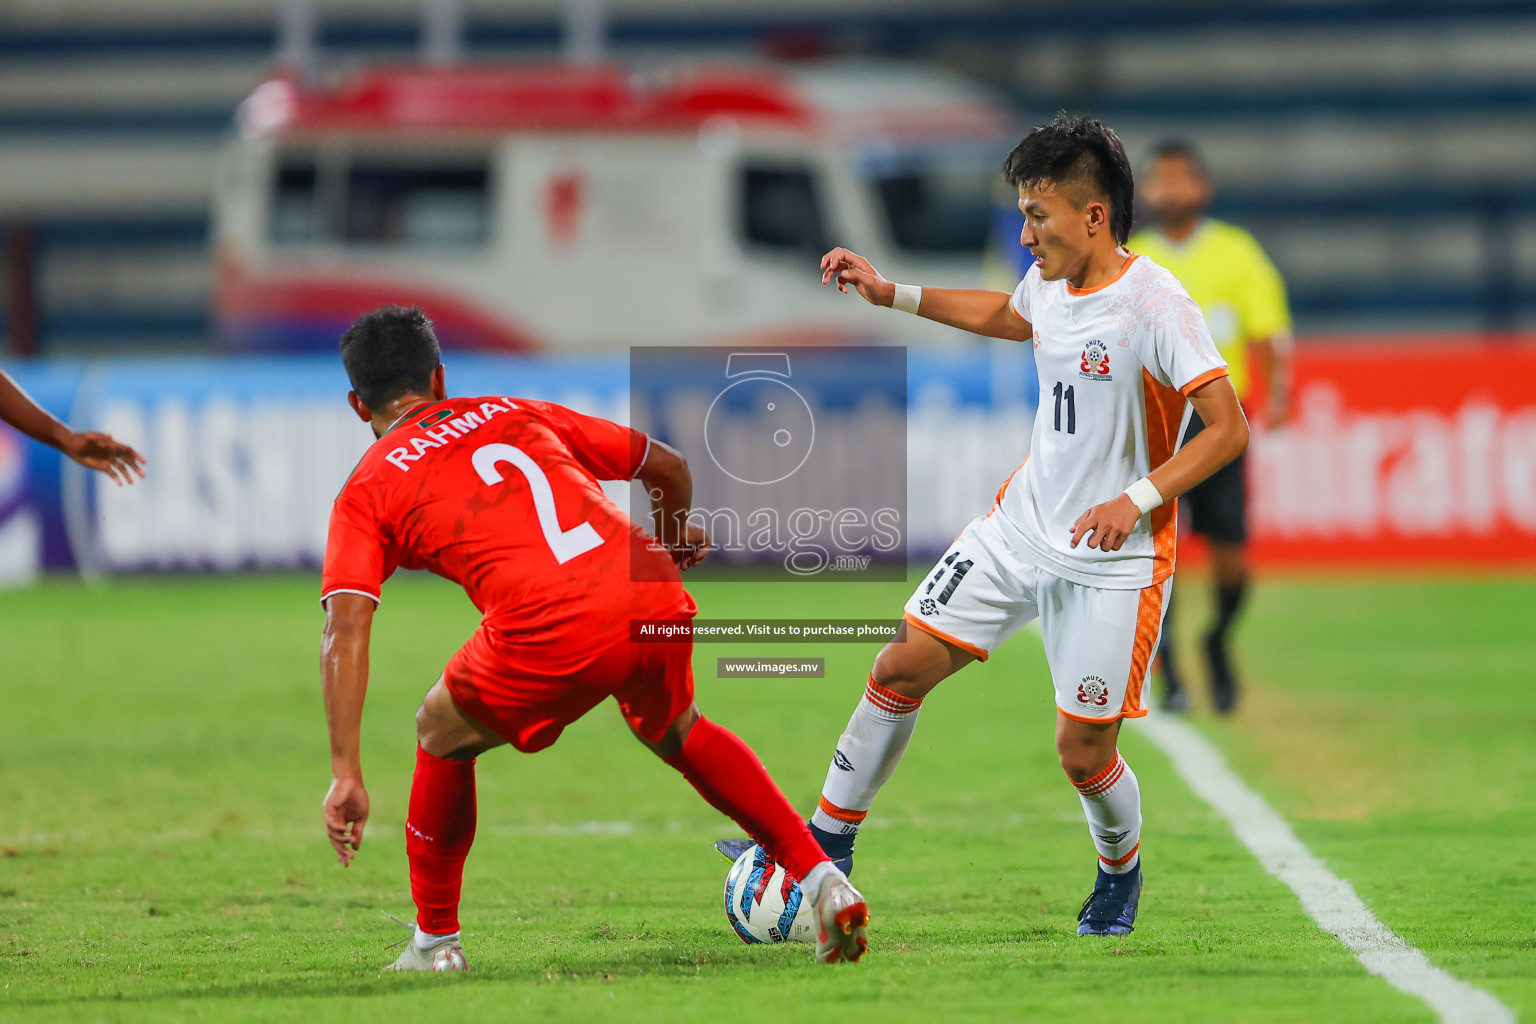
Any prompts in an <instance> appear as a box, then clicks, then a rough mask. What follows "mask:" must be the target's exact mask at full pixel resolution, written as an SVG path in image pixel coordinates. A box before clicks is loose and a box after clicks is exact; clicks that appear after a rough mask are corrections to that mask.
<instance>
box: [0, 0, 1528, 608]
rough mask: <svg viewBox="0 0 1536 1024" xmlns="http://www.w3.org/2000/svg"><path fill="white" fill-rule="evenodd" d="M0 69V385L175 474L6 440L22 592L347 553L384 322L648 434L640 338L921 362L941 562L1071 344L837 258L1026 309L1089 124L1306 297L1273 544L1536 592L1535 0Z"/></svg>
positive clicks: (776, 5) (233, 5) (215, 29)
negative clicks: (1203, 171)
mask: <svg viewBox="0 0 1536 1024" xmlns="http://www.w3.org/2000/svg"><path fill="white" fill-rule="evenodd" d="M0 55H3V59H0V232H3V238H4V245H3V253H0V257H3V277H4V287H3V294H0V324H3V329H4V337H5V352H6V355H7V356H8V357H9V358H8V359H7V360H6V361H5V362H4V363H3V365H4V367H5V368H6V369H7V370H8V371H10V372H12V373H13V374H14V375H15V376H16V377H17V378H18V380H20V381H21V382H22V383H23V384H24V386H26V387H27V388H28V389H29V390H31V391H32V392H33V393H34V395H36V396H37V397H38V398H39V400H41V401H43V402H44V403H45V404H47V405H48V406H49V407H50V408H51V409H53V410H54V411H55V412H56V413H58V414H60V415H61V416H66V417H68V418H69V419H70V420H71V422H73V423H74V424H76V425H77V426H82V427H84V426H95V427H100V428H104V429H109V430H112V431H114V432H116V433H118V434H119V435H121V436H122V437H123V438H124V439H125V440H128V441H130V442H131V443H135V444H137V445H139V446H140V447H141V448H142V449H143V450H144V451H145V453H146V454H147V455H149V457H150V458H151V460H152V470H153V475H152V477H151V479H150V480H149V481H148V482H147V483H146V484H144V485H141V487H139V488H135V489H133V490H131V491H128V490H125V491H122V492H121V493H118V492H116V491H115V490H113V489H111V488H110V485H108V486H107V487H106V488H103V487H102V484H103V483H104V481H101V480H98V479H88V478H87V477H86V476H85V475H84V474H77V473H75V472H73V467H69V468H68V469H66V468H65V467H61V465H60V463H59V460H58V458H57V456H55V455H53V454H52V453H51V452H48V451H46V450H44V449H42V448H40V447H38V446H35V445H33V444H31V443H30V442H24V441H22V440H21V439H19V438H17V437H16V436H15V435H14V434H8V433H5V432H4V431H0V575H3V576H6V577H7V578H11V579H24V578H29V577H30V576H31V575H33V574H35V573H36V572H37V571H38V570H39V569H40V568H59V569H66V568H74V569H80V570H83V571H86V572H103V571H128V570H150V569H162V568H173V569H193V568H220V569H222V568H278V567H299V566H312V565H313V564H315V562H316V559H317V558H318V555H319V552H320V549H321V543H322V540H323V530H324V520H325V513H326V510H327V508H328V505H329V501H330V498H331V497H332V496H333V495H334V493H335V491H336V490H337V489H338V488H339V487H340V484H341V482H342V481H343V480H344V479H345V476H346V473H347V471H348V470H349V469H350V466H351V464H352V462H353V461H354V460H355V458H356V455H357V454H358V453H359V452H360V451H361V449H362V447H363V446H364V445H365V444H366V443H367V442H368V440H369V435H368V433H367V428H366V427H365V426H364V425H363V424H361V423H359V422H357V421H356V420H355V419H353V418H351V415H350V413H349V412H348V410H347V408H346V406H345V404H344V403H343V402H342V401H341V399H342V395H343V392H344V391H345V381H344V378H343V377H342V375H341V372H340V367H339V361H338V360H337V359H336V357H335V347H334V346H335V342H336V340H337V338H338V336H339V333H340V331H341V329H343V328H344V327H345V325H346V324H347V323H348V322H349V321H350V320H351V319H352V317H354V316H356V315H357V314H358V313H360V312H363V311H365V310H366V309H368V308H370V307H371V306H373V305H377V304H380V303H382V302H386V301H388V302H405V303H412V302H419V303H421V304H422V305H423V307H424V308H426V309H427V311H428V312H429V314H430V315H432V316H433V317H434V319H435V320H436V322H437V323H438V325H439V328H440V331H441V334H442V336H443V339H444V342H445V345H446V346H447V347H448V349H449V354H448V356H447V359H448V362H449V366H450V377H449V379H450V386H451V387H452V388H453V389H454V390H456V391H458V392H459V393H470V392H477V393H490V392H511V393H516V394H526V395H529V396H531V397H542V398H552V399H555V400H557V401H564V402H569V403H570V404H572V405H574V406H576V407H577V408H582V409H585V410H587V411H591V412H597V413H600V414H604V415H611V416H617V417H622V416H623V415H625V414H626V413H627V407H626V406H625V404H624V402H625V394H626V391H625V379H626V378H625V365H626V363H625V357H624V355H623V353H624V351H625V350H626V349H627V347H628V346H631V345H652V344H668V345H675V344H741V345H761V344H771V345H788V344H805V343H814V344H838V343H847V342H876V343H893V344H904V345H907V346H909V347H910V348H911V350H912V357H911V360H910V364H909V370H910V374H911V378H910V387H909V395H910V401H911V413H912V421H911V423H910V426H909V431H908V437H909V446H910V460H909V467H908V469H909V472H908V480H909V483H910V499H909V511H910V514H911V522H910V535H909V542H910V546H911V550H912V551H913V552H914V553H916V555H918V556H920V557H926V556H927V555H928V554H930V553H931V552H932V551H933V550H934V549H936V548H939V547H942V546H943V545H944V544H946V543H947V542H948V540H949V539H950V537H952V536H953V533H954V530H955V529H957V528H958V527H959V525H961V524H963V522H964V521H965V520H966V519H968V518H969V517H970V516H971V515H974V514H977V513H978V512H980V511H984V510H985V508H986V507H987V506H988V505H989V503H990V500H991V497H992V493H993V492H994V491H995V489H996V486H997V484H998V483H999V482H1000V481H1001V480H1002V478H1003V477H1005V476H1006V475H1007V474H1008V472H1010V471H1011V470H1012V469H1013V467H1014V466H1015V465H1016V464H1017V462H1018V460H1019V459H1021V458H1022V457H1023V455H1024V453H1025V451H1026V449H1027V444H1028V432H1029V419H1030V416H1031V415H1032V413H1033V403H1034V400H1035V399H1034V391H1035V380H1034V375H1033V369H1032V366H1031V364H1030V361H1029V353H1028V351H1027V349H1023V350H1009V349H1008V348H1007V347H1006V346H1004V345H1003V343H1000V342H984V341H980V340H977V339H974V338H971V337H969V336H966V335H961V334H959V333H958V332H954V331H950V330H948V329H945V328H942V327H939V326H937V325H933V324H931V323H929V322H927V321H923V320H920V319H918V318H915V317H901V316H894V315H889V314H881V313H877V312H875V311H871V310H869V309H868V308H867V307H865V306H864V305H863V303H861V302H859V301H858V300H855V299H849V298H846V297H842V296H838V295H836V294H834V293H833V292H831V291H830V290H828V289H823V288H821V287H820V286H819V284H818V280H817V275H816V271H815V265H816V259H817V258H818V257H819V256H820V254H821V252H823V251H824V250H825V249H826V248H828V247H829V246H830V245H833V244H844V245H847V246H849V247H850V248H853V249H856V250H857V251H860V252H862V253H864V254H866V255H868V256H870V257H871V258H872V259H873V260H874V262H875V264H876V265H877V266H878V267H880V268H881V269H882V270H883V271H884V272H886V273H887V275H888V276H889V277H891V278H893V279H896V280H910V281H916V282H922V283H927V284H946V285H962V286H963V285H973V286H974V285H982V284H986V285H988V286H992V287H1003V288H1011V287H1012V286H1013V284H1014V282H1015V281H1016V280H1017V274H1018V272H1019V264H1018V255H1019V253H1018V249H1017V246H1016V245H1014V244H1013V243H1011V242H1010V240H1009V238H1008V236H1009V235H1010V233H1011V232H1013V231H1014V230H1015V229H1014V227H1013V223H1014V222H1013V220H1012V213H1011V211H1010V204H1011V199H1010V197H1009V196H1008V195H1007V194H1006V190H1003V191H1001V192H1000V191H999V189H998V184H999V183H998V180H997V168H998V166H999V165H1000V163H1001V159H1002V157H1003V155H1004V154H1005V153H1006V152H1007V149H1008V148H1009V146H1010V145H1011V144H1012V142H1013V141H1015V140H1016V138H1017V136H1018V135H1019V134H1020V133H1021V131H1022V130H1023V129H1024V128H1025V127H1027V126H1028V125H1030V124H1032V123H1035V122H1037V121H1040V120H1043V119H1045V118H1046V117H1048V116H1049V115H1050V114H1051V113H1052V112H1053V111H1054V110H1056V109H1057V108H1060V107H1067V108H1070V109H1074V110H1082V111H1085V112H1088V113H1092V114H1094V115H1096V116H1099V117H1102V118H1103V119H1105V120H1106V121H1108V122H1109V123H1110V124H1112V125H1113V126H1114V127H1116V129H1117V130H1118V131H1119V132H1120V133H1121V135H1122V137H1123V138H1124V139H1125V140H1126V143H1127V146H1128V147H1129V149H1130V150H1131V153H1132V157H1133V159H1135V160H1137V161H1138V165H1139V163H1140V161H1141V160H1142V159H1143V158H1144V157H1145V155H1146V153H1147V152H1148V150H1149V148H1150V147H1151V146H1152V145H1153V144H1154V143H1155V142H1157V141H1158V140H1159V139H1162V138H1165V137H1169V136H1176V137H1180V138H1185V139H1189V140H1191V141H1193V142H1194V143H1196V144H1197V145H1198V146H1199V147H1200V148H1201V149H1202V151H1203V152H1204V154H1205V156H1206V158H1207V160H1208V162H1209V164H1210V166H1211V169H1212V171H1213V174H1214V177H1215V179H1216V184H1217V188H1218V193H1217V198H1216V205H1215V207H1214V209H1213V211H1212V212H1213V213H1214V214H1215V215H1216V216H1219V217H1222V218H1225V219H1229V220H1231V221H1233V222H1235V223H1238V224H1240V225H1242V226H1244V227H1246V228H1248V229H1250V230H1251V231H1253V232H1254V234H1255V235H1256V236H1257V238H1258V240H1259V241H1260V242H1261V243H1262V245H1263V246H1264V248H1265V249H1266V250H1267V251H1268V253H1269V254H1270V255H1271V257H1272V258H1273V260H1274V262H1275V263H1276V265H1277V266H1278V268H1279V269H1280V271H1281V273H1282V275H1283V276H1284V278H1285V280H1286V283H1287V286H1288V289H1289V293H1290V299H1291V306H1292V310H1293V313H1294V317H1295V326H1296V332H1297V335H1298V339H1299V345H1298V360H1297V393H1296V396H1295V402H1294V405H1295V415H1294V418H1293V420H1292V422H1291V423H1290V424H1289V425H1288V426H1287V427H1286V428H1285V429H1283V430H1280V431H1276V432H1274V433H1271V434H1267V435H1261V436H1259V437H1257V438H1256V440H1255V445H1254V456H1255V457H1254V459H1253V460H1252V463H1251V468H1250V473H1251V482H1252V494H1253V513H1254V529H1255V548H1254V553H1255V555H1256V556H1257V557H1259V558H1260V559H1262V560H1265V561H1268V562H1271V563H1293V564H1294V563H1305V564H1309V565H1325V564H1336V563H1382V562H1390V563H1399V564H1401V563H1408V564H1422V563H1423V562H1425V561H1426V560H1431V561H1435V562H1441V563H1454V564H1481V565H1500V564H1509V563H1514V562H1519V563H1522V564H1532V563H1536V355H1533V351H1536V346H1533V344H1532V341H1531V337H1532V335H1531V330H1532V325H1533V323H1536V173H1533V171H1532V168H1536V131H1532V130H1531V126H1532V124H1533V123H1536V118H1533V115H1536V4H1533V3H1529V2H1512V0H1405V2H1397V3H1391V4H1387V3H1376V2H1365V0H1322V2H1300V0H1296V2H1289V0H1273V2H1269V3H1262V4H1217V3H1207V2H1194V0H1167V2H1157V3H1153V2H1125V3H1109V2H1102V3H1088V4H1082V3H1057V2H1030V3H1016V4H998V3H992V2H981V0H975V2H971V0H953V2H951V3H947V4H945V5H942V9H939V8H935V7H934V5H932V4H922V3H916V2H908V0H884V2H882V3H878V4H877V3H872V2H871V3H866V2H863V0H850V2H848V3H844V4H840V5H836V6H835V7H829V6H828V5H825V4H819V3H811V2H808V0H773V2H769V0H738V2H736V3H733V4H730V5H719V4H709V3H704V2H702V0H566V2H563V3H556V2H554V0H547V2H537V0H523V2H511V0H502V2H494V0H479V2H468V0H465V2H462V3H459V2H451V0H427V2H425V3H418V2H415V0H370V2H366V3H365V2H361V0H356V2H351V0H336V2H327V3H312V2H301V0H282V2H277V3H271V2H260V0H175V2H168V3H162V4H155V5H144V4H130V3H126V2H122V0H56V2H53V3H50V4H39V5H11V6H9V7H7V8H5V9H4V10H3V11H0ZM940 478H942V479H944V480H945V481H946V486H944V487H933V486H931V485H927V484H925V481H931V480H935V479H940ZM109 492H110V493H109Z"/></svg>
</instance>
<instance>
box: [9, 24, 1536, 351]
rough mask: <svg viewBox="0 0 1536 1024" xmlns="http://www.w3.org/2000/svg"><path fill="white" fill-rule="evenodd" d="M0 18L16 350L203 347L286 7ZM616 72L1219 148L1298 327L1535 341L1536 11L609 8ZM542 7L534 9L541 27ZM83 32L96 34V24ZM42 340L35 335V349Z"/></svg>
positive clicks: (402, 32)
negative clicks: (816, 87)
mask: <svg viewBox="0 0 1536 1024" xmlns="http://www.w3.org/2000/svg"><path fill="white" fill-rule="evenodd" d="M55 6H57V7H58V8H59V12H58V13H57V16H56V17H54V18H53V19H52V20H40V18H39V17H38V16H32V17H27V16H24V14H22V13H15V12H11V13H7V14H5V15H0V55H3V61H0V225H3V227H4V229H5V231H6V244H5V252H6V254H7V265H8V266H11V267H18V266H20V265H21V264H22V263H24V262H28V261H30V262H31V263H32V265H33V269H34V273H33V274H32V275H31V278H30V281H31V285H30V294H31V296H32V298H31V300H30V301H32V302H34V303H35V309H31V310H28V309H26V308H21V307H24V306H25V304H26V302H27V301H29V300H28V298H27V295H28V279H27V275H25V274H17V273H15V272H12V273H11V274H10V276H9V278H8V285H7V288H6V290H5V293H6V296H7V301H6V307H7V308H6V310H5V314H6V319H7V322H8V324H9V325H10V326H11V330H10V331H9V332H8V333H9V334H10V336H11V341H12V345H13V346H14V347H23V348H24V347H26V346H27V344H28V341H27V339H26V338H25V337H22V338H18V336H17V331H16V329H15V328H16V326H17V325H23V326H24V325H25V324H26V323H27V322H28V321H29V318H30V319H31V320H33V321H35V324H36V329H35V347H37V348H40V349H41V350H45V351H49V352H54V353H68V352H84V351H103V350H108V351H118V350H122V349H123V348H124V347H125V346H127V347H133V348H146V347H147V348H163V347H196V346H199V345H202V344H204V343H205V342H206V339H207V336H208V316H207V309H206V307H207V295H208V291H209V288H210V285H211V273H212V272H211V269H210V261H209V252H208V245H207V208H208V199H209V195H210V191H211V188H212V185H213V182H214V176H215V173H216V159H215V157H216V154H217V151H218V148H219V145H220V142H221V140H222V138H223V137H224V134H225V133H226V132H227V131H228V130H229V125H230V123H231V116H232V112H233V109H234V107H235V104H236V103H237V102H238V100H239V99H240V98H241V97H242V96H243V95H244V94H245V93H246V92H247V91H248V90H249V89H250V87H251V86H252V85H253V84H254V83H255V82H257V81H259V80H260V78H261V76H262V75H263V74H264V72H265V71H267V70H268V69H269V68H270V67H271V64H272V61H273V55H274V53H275V52H276V48H277V38H276V29H275V26H274V24H273V22H272V18H271V13H270V11H271V6H270V5H269V4H265V3H257V2H256V0H231V2H224V0H220V2H215V0H183V2H181V3H180V4H176V5H154V6H153V9H150V8H149V7H148V6H147V5H146V6H145V9H143V10H136V9H130V8H128V7H127V6H126V5H121V4H111V3H107V2H106V0H73V2H71V3H64V4H59V5H55ZM608 7H609V17H610V21H609V36H610V39H611V42H612V48H613V53H614V54H615V55H616V56H618V57H621V58H639V59H655V58H656V57H657V56H658V55H664V54H665V55H684V56H701V55H702V56H710V55H715V56H718V55H722V54H731V55H739V54H743V53H751V54H757V55H763V54H767V55H770V56H790V57H818V56H839V55H845V54H858V55H865V56H891V57H900V58H912V59H921V60H927V61H934V62H938V63H943V64H947V65H949V66H952V67H956V68H959V69H961V70H964V71H966V72H969V73H971V74H974V75H976V76H977V77H979V78H982V79H983V80H986V81H988V82H989V83H991V84H992V85H994V86H996V87H999V88H1001V89H1003V90H1004V91H1006V92H1007V94H1008V95H1010V96H1011V97H1013V99H1014V100H1015V101H1016V102H1017V103H1018V105H1019V107H1020V109H1021V112H1022V114H1023V116H1024V117H1025V118H1033V117H1039V116H1041V115H1045V114H1048V113H1049V112H1050V111H1051V110H1053V109H1055V108H1056V107H1060V106H1066V107H1072V108H1075V109H1082V110H1087V111H1090V112H1093V113H1096V114H1098V115H1099V116H1102V117H1104V118H1105V119H1106V120H1109V121H1110V122H1111V123H1112V124H1114V125H1116V126H1117V128H1119V129H1120V130H1121V132H1122V134H1123V136H1124V137H1125V138H1126V140H1127V143H1128V144H1129V145H1130V147H1131V149H1132V150H1133V151H1141V150H1144V149H1145V147H1146V146H1148V145H1150V143H1151V142H1152V141H1153V140H1154V139H1156V138H1158V137H1161V136H1163V135H1165V134H1178V135H1181V136H1186V137H1190V138H1192V139H1194V140H1196V141H1197V142H1199V143H1200V144H1201V145H1202V147H1203V148H1204V149H1205V151H1206V152H1207V154H1208V156H1209V158H1210V161H1211V163H1212V165H1213V167H1214V169H1215V171H1216V173H1217V175H1218V178H1219V181H1220V184H1221V196H1220V199H1219V201H1218V207H1217V211H1216V212H1217V213H1218V215H1221V216H1226V217H1229V218H1231V219H1234V220H1237V221H1240V222H1242V223H1244V224H1246V225H1248V226H1250V227H1251V228H1253V229H1254V231H1255V233H1256V234H1257V235H1258V236H1259V238H1260V240H1261V241H1262V242H1263V243H1264V244H1265V246H1266V247H1267V248H1268V249H1269V250H1270V252H1271V253H1272V254H1273V255H1274V258H1275V260H1276V262H1277V263H1278V264H1279V265H1280V267H1281V269H1282V271H1283V272H1284V273H1285V275H1286V277H1287V279H1288V281H1289V282H1290V284H1291V288H1292V292H1293V300H1294V307H1295V310H1296V316H1297V323H1298V327H1299V329H1300V330H1301V331H1303V332H1306V333H1314V334H1315V333H1328V332H1336V331H1353V330H1381V329H1404V328H1406V329H1426V330H1428V329H1449V330H1462V331H1465V330H1504V329H1511V328H1517V327H1522V326H1529V325H1530V324H1531V323H1533V322H1536V180H1533V179H1532V177H1531V175H1530V171H1529V169H1530V168H1531V167H1532V166H1536V134H1533V133H1531V132H1530V131H1529V124H1530V123H1531V117H1532V115H1533V113H1536V4H1532V3H1528V2H1518V3H1516V2H1507V0H1505V2H1484V0H1469V2H1455V0H1405V2H1399V3H1394V4H1379V3H1373V2H1353V0H1341V2H1331V3H1304V2H1299V0H1296V2H1278V0H1277V2H1274V3H1267V4H1250V5H1223V4H1211V3H1204V2H1196V0H1179V2H1168V3H1129V4H1108V3H1102V4H1086V5H1085V4H1065V3H1043V4H1034V5H1030V6H1029V7H1028V8H1027V9H1022V10H1016V9H1013V8H1010V9H1008V10H1002V9H1000V8H999V7H998V6H997V5H993V4H985V3H960V4H952V5H946V9H945V12H944V14H943V15H942V16H939V15H936V14H934V13H932V8H931V6H929V7H926V8H925V6H924V5H921V4H916V3H907V2H896V3H891V2H886V3H882V4H878V5H876V4H853V5H839V7H838V8H837V10H836V11H830V10H828V9H826V8H825V6H824V5H819V4H811V3H805V2H801V0H793V2H791V3H788V4H786V3H774V4H768V3H765V2H755V3H743V4H737V5H734V6H733V9H732V11H731V13H730V14H729V15H723V14H721V13H719V9H718V7H716V6H714V5H707V4H702V3H690V2H687V0H674V2H670V3H667V4H660V3H655V2H654V0H653V2H650V3H647V2H643V0H628V2H625V0H615V2H610V3H609V5H608ZM415 12H416V5H415V4H414V3H410V2H406V0H394V2H391V3H387V4H370V5H362V4H355V3H342V4H334V5H326V6H325V8H324V19H323V21H322V23H321V24H320V26H319V29H320V31H319V53H320V55H321V66H322V68H329V67H334V66H337V65H338V63H339V62H344V61H345V62H350V61H356V60H360V59H366V58H370V57H378V56H393V57H401V56H410V55H411V54H412V53H413V52H414V49H415V47H416V45H417V39H418V34H419V33H418V25H417V18H416V13H415ZM530 12H531V13H530ZM465 18H466V21H465V48H466V53H467V55H468V56H469V57H470V58H480V57H492V56H508V55H540V56H548V55H550V54H552V53H555V52H558V47H559V43H560V21H559V14H558V10H557V8H556V5H555V4H553V3H547V4H544V5H542V6H540V7H533V8H530V7H529V6H528V5H517V6H514V5H511V4H505V5H496V4H488V3H487V4H481V5H478V6H470V7H468V8H467V9H466V14H465ZM82 26H90V27H82ZM22 333H23V334H25V333H27V332H22Z"/></svg>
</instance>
